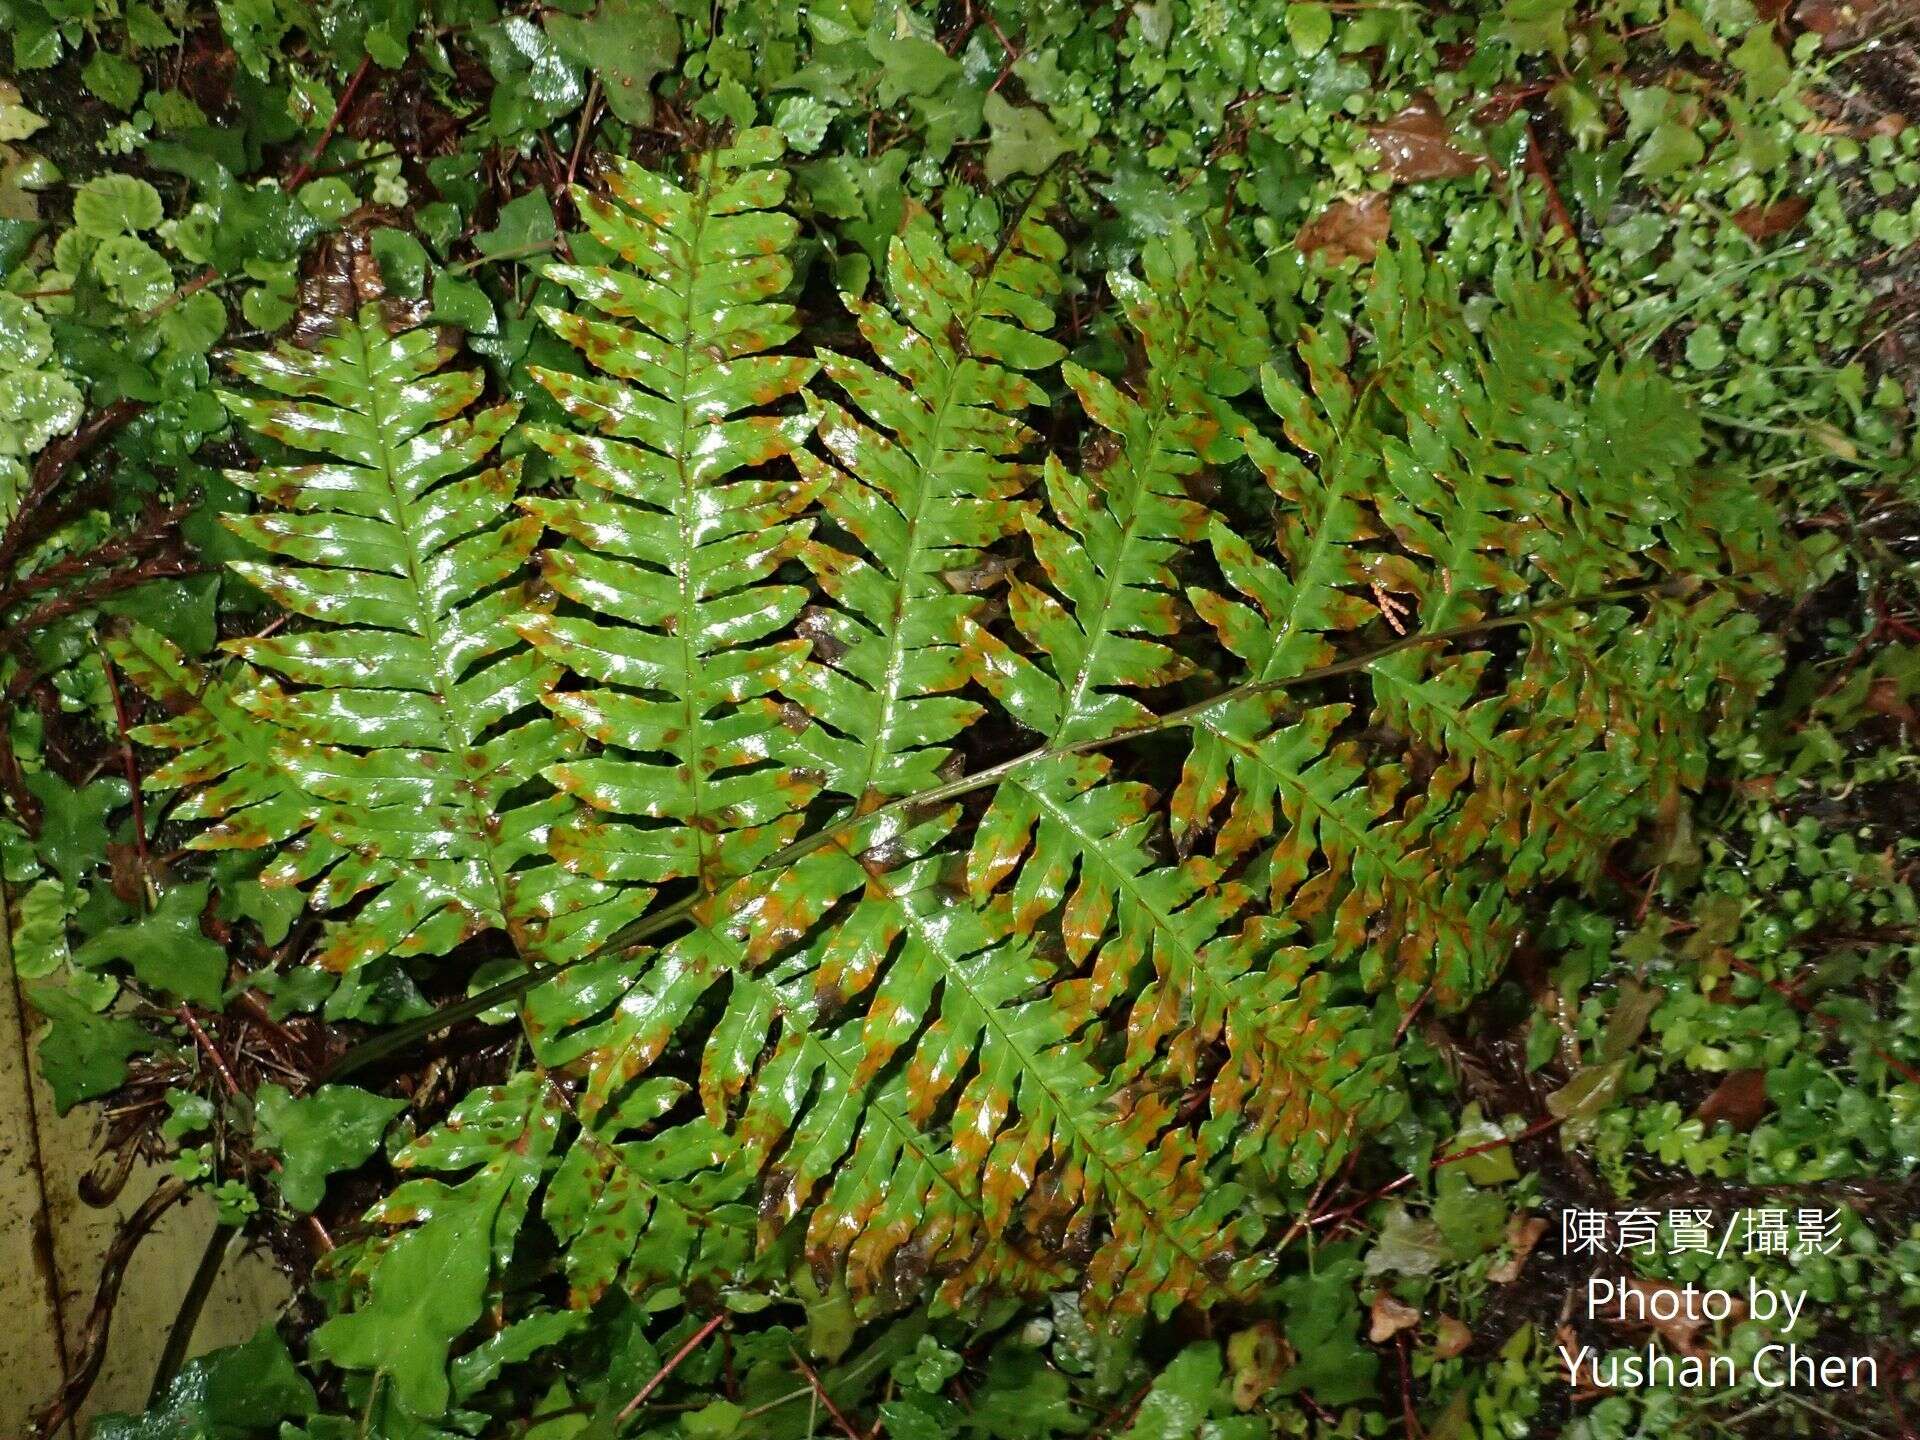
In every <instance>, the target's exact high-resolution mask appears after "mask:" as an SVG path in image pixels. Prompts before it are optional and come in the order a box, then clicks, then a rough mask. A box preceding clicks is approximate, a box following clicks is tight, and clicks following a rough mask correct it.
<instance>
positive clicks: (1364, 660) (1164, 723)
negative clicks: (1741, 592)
mask: <svg viewBox="0 0 1920 1440" xmlns="http://www.w3.org/2000/svg"><path fill="white" fill-rule="evenodd" d="M1670 583H1671V582H1668V581H1664V580H1650V581H1644V582H1642V583H1640V584H1637V585H1623V586H1619V587H1617V588H1615V589H1612V590H1602V591H1599V592H1598V593H1596V594H1593V595H1567V596H1562V597H1561V598H1559V599H1557V600H1547V601H1543V602H1541V603H1539V604H1537V605H1529V606H1527V607H1526V608H1525V609H1523V610H1516V611H1514V612H1513V613H1511V614H1508V615H1498V616H1495V617H1493V618H1491V619H1487V620H1476V621H1474V622H1472V623H1470V624H1465V625H1455V626H1452V627H1450V628H1448V629H1445V630H1434V631H1429V632H1427V633H1424V634H1411V635H1403V636H1400V637H1399V638H1398V639H1395V640H1393V641H1391V642H1390V643H1388V644H1385V645H1382V646H1380V647H1378V648H1377V649H1374V650H1369V651H1367V652H1366V653H1365V654H1363V655H1354V656H1350V657H1348V658H1347V659H1345V660H1336V661H1333V662H1332V663H1330V664H1326V665H1322V666H1319V667H1318V668H1316V669H1312V670H1303V671H1301V672H1300V673H1299V674H1297V675H1289V676H1286V677H1284V678H1282V679H1275V680H1250V681H1248V682H1246V683H1245V684H1242V685H1235V686H1233V687H1232V688H1231V689H1227V690H1223V691H1221V692H1220V693H1219V694H1217V695H1212V696H1209V697H1208V698H1206V699H1204V700H1196V701H1195V702H1194V703H1193V704H1191V705H1184V706H1182V707H1180V708H1179V709H1177V710H1170V711H1168V712H1167V713H1166V714H1165V715H1162V716H1159V717H1158V718H1157V719H1154V720H1152V721H1149V722H1148V723H1146V724H1143V725H1135V726H1132V727H1130V728H1128V729H1124V730H1116V731H1114V732H1113V733H1112V734H1110V735H1098V736H1092V737H1090V738H1088V739H1085V740H1075V741H1072V742H1070V743H1068V744H1064V745H1041V746H1037V747H1036V748H1034V749H1032V750H1028V751H1026V752H1024V753H1023V754H1019V755H1015V756H1013V757H1012V758H1010V759H1007V760H1002V761H1000V762H999V763H998V764H995V765H989V766H988V767H987V768H986V769H984V770H977V771H975V772H973V773H972V774H970V775H962V776H960V777H959V778H958V779H955V780H949V781H947V782H946V783H945V784H942V785H935V786H932V787H931V788H929V789H926V790H921V791H918V792H916V793H914V794H912V795H903V796H901V797H900V798H898V799H897V800H891V801H889V802H887V803H886V804H885V805H881V806H878V807H876V808H875V809H873V810H869V811H868V812H866V813H865V814H864V815H862V814H855V813H851V812H849V813H846V814H842V815H841V816H839V817H838V818H837V819H835V820H832V821H830V822H828V823H827V824H826V825H824V826H822V827H821V828H820V829H819V830H816V831H815V832H813V834H811V835H803V836H801V837H800V838H799V839H798V840H795V841H794V842H793V843H792V844H790V845H788V846H786V847H785V848H784V849H782V850H778V851H776V852H775V853H774V854H773V855H771V856H769V857H768V858H767V860H766V862H765V863H764V864H763V865H761V866H760V867H758V869H757V870H756V871H755V872H754V873H755V874H761V873H764V872H766V871H769V870H777V869H779V868H780V867H782V866H785V865H789V864H791V863H792V862H793V861H795V860H798V859H800V858H801V857H803V856H806V855H810V854H812V853H813V852H814V851H816V850H819V849H822V848H824V847H825V846H827V845H830V844H832V843H833V842H834V841H835V840H836V839H837V838H838V837H839V836H840V835H842V834H844V833H845V832H846V831H847V830H848V829H850V828H852V827H853V826H854V825H856V824H860V823H863V822H866V821H870V820H873V819H876V818H878V817H881V816H886V815H894V814H899V813H901V812H904V811H908V810H913V809H920V808H924V807H926V806H930V805H941V804H945V803H946V802H947V801H949V800H957V799H959V798H960V797H961V796H963V795H968V794H971V793H972V792H973V791H975V790H982V789H985V788H986V787H988V786H990V785H995V784H998V783H999V782H1000V781H1001V780H1004V779H1005V778H1006V777H1007V776H1009V775H1011V774H1013V773H1014V772H1016V771H1018V770H1021V769H1024V768H1025V767H1026V766H1028V765H1034V764H1038V763H1039V762H1041V761H1045V760H1054V759H1060V758H1064V757H1067V756H1072V755H1084V754H1088V753H1090V752H1092V751H1095V750H1104V749H1106V748H1107V747H1108V746H1111V745H1117V744H1119V743H1121V742H1122V741H1125V740H1137V739H1140V738H1141V737H1142V736H1146V735H1154V734H1158V733H1160V732H1161V731H1164V730H1173V729H1178V728H1180V727H1181V726H1185V725H1189V724H1191V723H1193V722H1194V721H1195V720H1197V719H1199V718H1200V717H1201V716H1203V715H1205V714H1207V713H1208V712H1209V711H1211V710H1215V709H1218V708H1219V707H1220V706H1222V705H1230V704H1232V703H1233V702H1234V701H1236V700H1243V699H1246V698H1248V697H1249V696H1253V695H1260V694H1264V693H1266V692H1268V691H1273V690H1289V689H1292V688H1294V687H1296V686H1301V685H1310V684H1315V683H1317V682H1319V681H1322V680H1333V679H1337V678H1338V677H1340V676H1342V675H1352V674H1355V673H1357V672H1359V671H1362V670H1365V669H1368V668H1369V667H1370V666H1373V665H1377V664H1379V663H1380V661H1382V660H1385V659H1387V658H1388V657H1389V656H1392V655H1398V654H1399V653H1400V652H1402V651H1403V650H1412V649H1415V648H1417V647H1419V646H1423V645H1442V644H1447V643H1449V642H1451V641H1455V640H1463V639H1467V638H1469V637H1477V636H1481V635H1489V634H1493V633H1495V632H1497V631H1501V630H1512V629H1517V628H1518V627H1520V626H1522V625H1527V624H1530V623H1531V622H1532V621H1534V620H1536V619H1538V618H1540V617H1541V616H1543V615H1549V614H1554V613H1556V612H1558V611H1561V610H1569V609H1575V608H1579V607H1583V606H1594V605H1607V604H1612V603H1614V602H1616V601H1621V600H1631V599H1635V598H1638V597H1640V596H1643V595H1649V594H1653V593H1656V592H1665V591H1667V590H1669V588H1670ZM712 898H713V897H712V896H711V895H710V894H709V893H707V892H704V891H701V892H696V893H695V894H692V895H689V896H687V897H685V898H684V899H681V900H677V901H675V902H674V903H673V904H671V905H667V906H663V907H662V908H661V909H659V910H657V911H655V912H654V913H653V914H651V915H646V916H642V917H641V918H640V919H638V920H636V921H634V922H633V923H632V924H631V925H628V926H627V927H625V928H624V929H622V930H620V931H618V932H617V933H615V934H614V935H612V936H611V937H609V938H608V939H607V940H606V941H605V942H604V943H603V944H601V945H599V946H597V947H595V948H594V949H593V950H590V951H588V952H587V953H586V954H585V955H583V956H580V957H578V958H577V959H576V960H575V961H572V962H570V963H573V964H579V963H582V962H584V961H587V960H592V959H596V958H598V957H599V956H602V955H605V954H607V953H608V952H610V951H613V950H618V949H623V948H630V947H632V946H635V945H639V944H641V943H642V942H644V941H647V940H650V939H652V938H653V937H654V936H655V935H658V934H660V933H661V932H662V931H665V930H668V929H671V928H672V927H673V926H675V925H677V924H679V923H680V922H681V921H683V920H685V919H687V918H688V916H690V915H691V914H692V913H693V912H694V910H695V908H696V907H697V906H699V905H700V904H701V903H702V902H703V901H706V900H710V899H712ZM565 968H567V967H566V966H564V965H536V966H533V967H532V968H530V969H528V970H526V971H524V972H523V973H521V974H519V975H516V976H513V977H512V978H511V979H508V980H503V981H502V982H501V983H500V984H498V985H494V986H491V987H489V988H488V989H486V990H482V991H481V992H480V993H479V994H477V995H473V996H470V997H468V998H467V999H465V1000H459V1001H455V1002H454V1003H452V1004H450V1005H445V1006H442V1007H441V1008H439V1009H437V1010H435V1011H434V1012H433V1013H432V1014H431V1015H425V1016H422V1017H421V1018H420V1019H418V1020H413V1021H409V1022H408V1023H407V1024H405V1025H399V1026H395V1027H394V1028H393V1029H391V1030H388V1031H386V1032H385V1033H383V1034H381V1035H378V1036H376V1037H374V1038H373V1039H371V1040H367V1041H364V1042H362V1043H361V1044H359V1045H356V1046H355V1047H354V1048H353V1049H351V1050H349V1051H347V1052H346V1054H344V1055H342V1056H341V1057H340V1058H339V1059H338V1060H337V1061H335V1062H334V1063H333V1065H332V1066H331V1067H329V1068H328V1070H327V1071H326V1073H325V1074H324V1075H322V1076H321V1077H320V1078H321V1081H322V1082H323V1083H324V1082H327V1081H333V1080H338V1079H340V1078H341V1077H343V1076H346V1075H351V1074H353V1073H355V1072H357V1071H360V1070H363V1069H365V1068H366V1067H367V1066H369V1065H373V1064H376V1063H378V1062H379V1061H381V1060H383V1059H385V1058H386V1057H387V1056H389V1055H394V1054H398V1053H400V1052H402V1051H405V1050H407V1049H409V1048H410V1047H412V1046H413V1045H414V1044H416V1043H418V1042H419V1041H420V1040H421V1039H423V1038H424V1037H426V1036H428V1035H432V1034H435V1033H437V1032H438V1031H441V1030H444V1029H446V1028H447V1027H448V1026H451V1025H457V1024H459V1023H460V1022H461V1021H463V1020H468V1019H471V1018H472V1017H474V1016H476V1015H479V1014H482V1013H483V1012H485V1011H487V1010H491V1009H492V1008H493V1007H494V1006H496V1005H500V1004H504V1003H505V1002H507V1001H509V1000H515V999H518V998H519V997H520V996H522V995H524V994H526V992H527V991H529V990H532V989H533V988H534V987H535V986H538V985H541V984H544V983H545V982H546V981H548V980H551V979H552V978H553V977H554V976H556V975H558V974H559V973H560V972H561V971H562V970H564V969H565Z"/></svg>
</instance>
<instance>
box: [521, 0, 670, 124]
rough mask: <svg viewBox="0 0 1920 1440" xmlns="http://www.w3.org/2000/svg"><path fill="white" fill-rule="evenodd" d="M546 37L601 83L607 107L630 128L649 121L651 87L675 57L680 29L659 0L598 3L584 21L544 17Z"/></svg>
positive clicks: (566, 17) (558, 16)
mask: <svg viewBox="0 0 1920 1440" xmlns="http://www.w3.org/2000/svg"><path fill="white" fill-rule="evenodd" d="M546 24H547V33H548V34H549V35H551V36H553V39H554V43H555V44H557V45H558V46H559V47H560V49H561V50H562V51H563V52H564V53H565V54H566V55H567V56H568V57H569V58H570V59H572V60H574V61H576V62H578V63H579V64H582V65H585V66H587V67H589V68H590V69H592V70H593V72H594V73H595V74H597V75H598V76H599V77H600V87H601V93H602V94H603V95H605V96H606V100H607V106H608V108H609V109H611V110H612V111H613V113H614V114H615V115H617V116H619V118H620V119H622V120H624V121H626V123H627V124H629V125H645V124H647V123H649V122H650V121H651V120H652V119H653V81H654V77H655V76H657V75H659V74H660V73H661V72H663V71H665V70H668V69H671V68H672V66H673V62H674V61H675V59H677V58H678V56H679V54H680V27H679V24H678V23H677V22H676V21H675V20H674V18H673V14H672V12H671V11H669V10H668V9H667V7H666V6H665V5H663V4H660V3H659V0H600V4H599V5H598V6H597V7H596V8H595V9H594V11H593V13H592V14H590V15H588V16H587V17H586V18H584V19H575V18H574V17H572V16H568V15H548V16H547V21H546Z"/></svg>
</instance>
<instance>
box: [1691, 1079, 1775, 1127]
mask: <svg viewBox="0 0 1920 1440" xmlns="http://www.w3.org/2000/svg"><path fill="white" fill-rule="evenodd" d="M1693 1113H1694V1115H1695V1117H1696V1118H1697V1119H1698V1120H1699V1121H1700V1123H1701V1125H1703V1126H1704V1127H1705V1128H1707V1129H1708V1130H1711V1129H1712V1128H1713V1127H1714V1126H1715V1125H1718V1124H1719V1123H1720V1122H1721V1121H1722V1120H1724V1121H1726V1122H1727V1124H1729V1125H1731V1126H1733V1128H1734V1129H1736V1130H1751V1129H1753V1127H1754V1126H1756V1125H1758V1124H1759V1123H1760V1117H1761V1116H1763V1115H1765V1114H1766V1113H1767V1072H1766V1071H1764V1070H1734V1071H1730V1072H1729V1073H1728V1075H1727V1077H1726V1078H1725V1079H1724V1080H1722V1081H1721V1082H1720V1083H1719V1084H1718V1085H1717V1086H1715V1087H1714V1091H1713V1093H1712V1094H1711V1095H1709V1096H1707V1098H1706V1099H1705V1100H1702V1101H1701V1102H1700V1108H1699V1109H1698V1110H1696V1111H1694V1112H1693Z"/></svg>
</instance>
